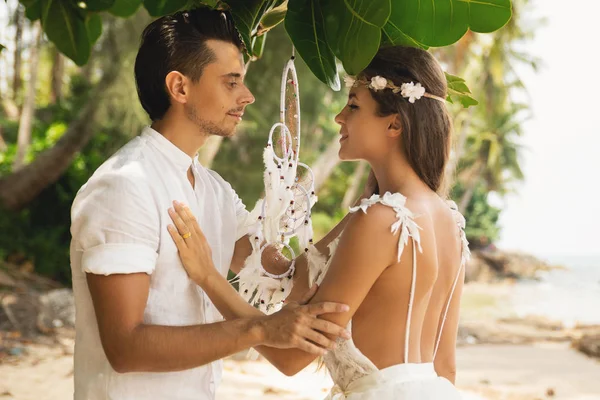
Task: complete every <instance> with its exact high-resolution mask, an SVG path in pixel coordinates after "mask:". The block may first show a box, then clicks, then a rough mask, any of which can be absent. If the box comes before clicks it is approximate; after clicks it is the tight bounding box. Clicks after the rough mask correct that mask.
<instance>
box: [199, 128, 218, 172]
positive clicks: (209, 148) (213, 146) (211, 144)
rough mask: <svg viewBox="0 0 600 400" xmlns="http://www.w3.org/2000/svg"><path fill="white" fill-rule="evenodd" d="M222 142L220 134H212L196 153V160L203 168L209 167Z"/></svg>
mask: <svg viewBox="0 0 600 400" xmlns="http://www.w3.org/2000/svg"><path fill="white" fill-rule="evenodd" d="M222 142H223V137H222V136H215V135H213V136H211V137H209V138H208V140H207V141H206V143H204V146H202V148H201V149H200V152H199V154H198V161H200V164H202V165H203V166H204V167H205V168H210V166H211V165H212V163H213V161H214V159H215V157H216V156H217V153H218V152H219V148H220V147H221V143H222Z"/></svg>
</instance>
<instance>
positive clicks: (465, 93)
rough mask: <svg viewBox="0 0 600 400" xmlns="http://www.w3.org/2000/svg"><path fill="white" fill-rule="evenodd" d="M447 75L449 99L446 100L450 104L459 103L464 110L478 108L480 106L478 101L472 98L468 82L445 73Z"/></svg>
mask: <svg viewBox="0 0 600 400" xmlns="http://www.w3.org/2000/svg"><path fill="white" fill-rule="evenodd" d="M444 74H445V75H446V82H447V83H448V97H447V98H446V100H447V101H448V102H450V103H454V101H455V100H456V101H458V102H459V103H461V104H462V106H463V107H464V108H469V107H471V106H476V105H477V104H479V102H478V101H477V100H475V99H474V98H473V97H471V96H470V94H471V90H470V89H469V87H468V86H467V83H466V81H465V80H464V79H463V78H461V77H458V76H455V75H451V74H449V73H447V72H444Z"/></svg>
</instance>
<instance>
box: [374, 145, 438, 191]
mask: <svg viewBox="0 0 600 400" xmlns="http://www.w3.org/2000/svg"><path fill="white" fill-rule="evenodd" d="M370 164H371V168H372V169H373V172H374V173H375V177H376V178H377V183H378V185H379V194H383V193H385V192H390V193H402V194H403V195H405V196H415V195H417V194H419V193H422V192H423V191H430V190H431V189H429V187H428V186H427V185H426V184H425V183H424V182H423V181H422V180H421V179H420V178H419V176H418V175H417V173H416V172H415V171H414V170H413V168H412V167H411V165H410V164H409V163H408V161H407V160H406V159H405V158H404V157H402V156H400V155H390V156H389V157H387V158H385V159H382V160H378V161H376V162H371V163H370Z"/></svg>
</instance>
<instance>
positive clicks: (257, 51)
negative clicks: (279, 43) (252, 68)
mask: <svg viewBox="0 0 600 400" xmlns="http://www.w3.org/2000/svg"><path fill="white" fill-rule="evenodd" d="M267 33H268V32H265V33H264V34H262V35H260V36H254V38H252V55H253V56H254V57H255V58H257V59H258V58H261V57H262V55H263V52H264V50H265V43H266V41H267Z"/></svg>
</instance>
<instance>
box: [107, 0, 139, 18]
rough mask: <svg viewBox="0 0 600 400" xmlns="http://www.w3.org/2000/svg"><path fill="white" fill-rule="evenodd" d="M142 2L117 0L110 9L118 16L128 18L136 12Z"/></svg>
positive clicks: (137, 0)
mask: <svg viewBox="0 0 600 400" xmlns="http://www.w3.org/2000/svg"><path fill="white" fill-rule="evenodd" d="M141 4H142V0H116V1H115V3H114V4H113V6H112V7H111V8H110V9H109V10H108V11H109V12H110V13H111V14H113V15H116V16H117V17H123V18H127V17H130V16H132V15H133V14H135V12H136V11H137V10H138V8H140V5H141Z"/></svg>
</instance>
